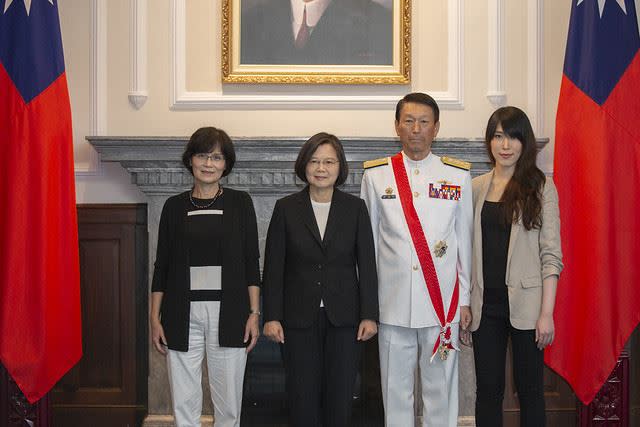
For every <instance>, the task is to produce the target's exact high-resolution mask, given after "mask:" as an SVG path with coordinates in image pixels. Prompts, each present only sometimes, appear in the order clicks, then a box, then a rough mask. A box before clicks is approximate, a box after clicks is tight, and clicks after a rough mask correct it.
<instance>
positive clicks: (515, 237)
mask: <svg viewBox="0 0 640 427" xmlns="http://www.w3.org/2000/svg"><path fill="white" fill-rule="evenodd" d="M492 178H493V170H492V171H491V172H489V173H486V174H484V175H481V176H478V177H476V178H474V179H473V185H472V186H473V207H474V212H473V214H474V222H473V225H474V231H473V249H472V266H471V312H472V314H473V321H472V322H471V330H472V331H475V330H476V329H478V326H480V318H481V317H482V294H483V290H484V283H483V274H482V228H481V227H482V225H481V212H482V206H483V205H484V201H485V199H486V197H487V193H488V192H489V186H490V184H491V179H492ZM489 255H490V254H489ZM561 271H562V249H561V247H560V216H559V210H558V193H557V191H556V187H555V185H554V184H553V180H552V179H550V178H547V181H546V184H545V186H544V190H543V192H542V227H541V228H540V229H536V228H534V229H532V230H528V231H527V229H525V228H524V226H523V225H522V222H521V221H520V220H519V221H518V222H516V223H514V224H512V225H511V235H510V236H509V250H508V253H507V271H506V275H505V277H506V281H507V283H506V285H507V291H508V295H509V312H510V318H509V319H510V321H511V325H512V326H513V327H514V328H517V329H523V330H524V329H535V327H536V322H537V320H538V317H539V315H540V306H541V305H542V281H543V280H544V279H545V278H547V277H549V276H552V275H556V276H559V275H560V272H561Z"/></svg>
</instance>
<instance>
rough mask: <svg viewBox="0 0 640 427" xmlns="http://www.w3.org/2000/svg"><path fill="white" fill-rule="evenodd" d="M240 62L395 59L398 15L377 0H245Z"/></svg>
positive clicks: (363, 62)
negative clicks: (396, 17) (394, 16)
mask: <svg viewBox="0 0 640 427" xmlns="http://www.w3.org/2000/svg"><path fill="white" fill-rule="evenodd" d="M241 4H242V15H241V43H240V58H241V61H240V62H241V64H243V65H250V64H302V65H310V64H312V65H319V64H324V65H392V56H393V16H392V13H391V10H390V9H388V8H387V7H384V6H382V5H381V4H379V2H376V1H372V0H262V1H259V0H258V1H256V0H244V1H243V2H241Z"/></svg>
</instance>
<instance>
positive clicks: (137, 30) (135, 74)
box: [129, 0, 148, 110]
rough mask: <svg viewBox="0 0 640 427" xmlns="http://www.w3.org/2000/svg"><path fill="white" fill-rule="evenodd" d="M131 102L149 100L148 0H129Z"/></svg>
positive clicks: (135, 105)
mask: <svg viewBox="0 0 640 427" xmlns="http://www.w3.org/2000/svg"><path fill="white" fill-rule="evenodd" d="M129 1H130V3H129V5H130V13H129V102H131V104H132V105H133V106H134V107H135V108H136V109H138V110H139V109H140V108H142V106H143V105H144V103H145V102H146V101H147V97H148V91H147V52H148V50H147V0H129Z"/></svg>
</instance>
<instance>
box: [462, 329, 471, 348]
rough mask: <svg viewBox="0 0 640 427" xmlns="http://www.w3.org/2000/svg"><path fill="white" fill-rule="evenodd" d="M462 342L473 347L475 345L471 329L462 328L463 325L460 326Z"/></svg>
mask: <svg viewBox="0 0 640 427" xmlns="http://www.w3.org/2000/svg"><path fill="white" fill-rule="evenodd" d="M459 334H460V342H461V343H462V344H464V345H466V346H467V347H471V346H473V341H472V339H471V331H470V330H469V329H462V326H461V327H460V332H459Z"/></svg>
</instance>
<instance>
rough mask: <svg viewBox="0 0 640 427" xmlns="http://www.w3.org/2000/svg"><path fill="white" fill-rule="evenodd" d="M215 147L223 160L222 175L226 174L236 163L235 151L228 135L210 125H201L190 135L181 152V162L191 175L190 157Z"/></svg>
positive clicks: (207, 151)
mask: <svg viewBox="0 0 640 427" xmlns="http://www.w3.org/2000/svg"><path fill="white" fill-rule="evenodd" d="M216 148H220V151H222V155H223V156H224V160H225V168H224V172H223V173H222V176H227V175H229V173H230V172H231V169H233V165H234V164H235V163H236V151H235V149H234V148H233V142H231V138H229V135H227V133H226V132H225V131H223V130H222V129H217V128H214V127H212V126H208V127H202V128H200V129H198V130H197V131H195V132H194V133H193V135H191V138H189V142H188V143H187V146H186V147H185V148H184V153H182V164H183V165H184V167H185V168H187V170H188V171H189V172H190V173H191V175H193V167H192V166H191V158H192V157H193V156H194V155H196V154H200V153H210V152H212V151H213V150H215V149H216Z"/></svg>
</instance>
